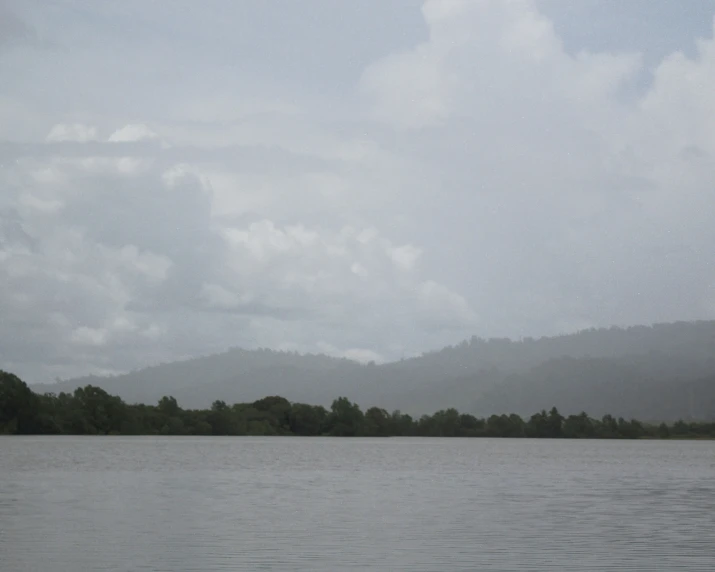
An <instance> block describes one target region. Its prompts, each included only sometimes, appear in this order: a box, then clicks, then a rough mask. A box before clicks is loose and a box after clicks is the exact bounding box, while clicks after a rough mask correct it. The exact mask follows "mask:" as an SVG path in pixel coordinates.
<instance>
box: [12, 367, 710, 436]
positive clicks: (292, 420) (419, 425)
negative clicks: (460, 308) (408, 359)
mask: <svg viewBox="0 0 715 572" xmlns="http://www.w3.org/2000/svg"><path fill="white" fill-rule="evenodd" d="M0 434H10V435H31V434H70V435H302V436H321V435H324V436H337V437H390V436H402V437H412V436H415V437H420V436H421V437H511V438H519V437H531V438H549V439H557V438H567V439H584V438H586V439H639V438H654V439H655V438H658V439H668V438H704V437H715V423H688V422H686V421H683V420H681V421H678V422H677V423H674V424H673V425H666V424H661V425H649V424H645V423H641V422H639V421H636V420H633V419H631V420H626V419H623V418H622V417H620V418H617V419H616V418H614V417H612V416H611V415H605V416H604V417H602V418H601V419H594V418H591V417H589V416H588V415H587V414H586V413H585V412H583V413H580V414H578V415H570V416H568V417H564V416H563V415H561V414H560V413H559V411H558V410H557V409H556V407H553V408H552V409H551V410H550V411H546V410H542V411H540V412H537V413H535V414H534V415H532V416H531V417H529V418H528V419H523V418H522V417H520V416H519V415H516V414H511V415H506V414H502V415H491V416H490V417H488V418H478V417H475V416H473V415H469V414H465V413H460V412H459V411H457V409H454V408H449V409H443V410H440V411H437V412H436V413H434V414H432V415H423V416H422V417H420V418H419V419H414V418H413V417H411V416H410V415H406V414H404V413H401V412H400V411H393V412H392V413H389V412H388V411H386V410H385V409H381V408H380V407H370V408H369V409H367V410H366V411H365V412H363V411H362V409H361V408H360V406H359V405H358V404H356V403H353V402H352V401H350V399H348V398H347V397H342V396H341V397H338V398H337V399H335V400H334V401H333V403H332V405H331V407H330V410H327V409H325V408H324V407H322V406H321V405H309V404H306V403H291V402H290V401H288V400H287V399H285V398H284V397H280V396H277V395H274V396H268V397H264V398H263V399H259V400H257V401H253V402H250V403H235V404H233V405H229V404H227V403H225V402H224V401H220V400H217V401H214V402H213V404H212V405H211V408H210V409H182V408H181V407H180V406H179V404H178V403H177V401H176V399H175V398H174V397H172V396H165V397H162V398H161V399H160V400H159V401H158V403H157V404H156V405H145V404H127V403H125V402H124V401H123V400H122V399H120V398H119V397H117V396H114V395H110V394H109V393H107V392H106V391H104V390H103V389H100V388H99V387H94V386H92V385H87V386H85V387H79V388H77V389H75V391H74V392H73V393H65V392H62V393H59V394H57V395H56V394H54V393H45V394H43V395H39V394H36V393H34V392H33V391H32V390H31V389H30V388H29V387H28V386H27V384H25V382H23V381H22V380H21V379H19V378H18V377H17V376H15V375H13V374H11V373H6V372H3V371H0Z"/></svg>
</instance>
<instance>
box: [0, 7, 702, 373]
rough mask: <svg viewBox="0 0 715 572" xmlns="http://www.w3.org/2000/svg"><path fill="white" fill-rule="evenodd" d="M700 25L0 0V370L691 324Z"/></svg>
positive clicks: (676, 13)
mask: <svg viewBox="0 0 715 572" xmlns="http://www.w3.org/2000/svg"><path fill="white" fill-rule="evenodd" d="M714 18H715V1H702V2H698V3H695V2H693V3H687V4H682V3H676V2H668V1H666V0H660V1H650V0H648V1H643V0H638V1H633V2H628V3H615V2H612V3H610V2H596V1H592V0H584V1H583V2H579V3H573V2H568V1H561V0H541V1H539V0H534V1H528V0H523V1H513V2H504V1H502V0H498V1H497V0H492V1H489V0H480V1H470V0H465V1H460V0H429V1H427V2H424V3H423V4H421V3H418V2H413V1H407V0H389V1H385V2H380V3H352V2H351V3H348V2H334V1H333V0H331V1H328V0H309V1H307V2H303V3H300V4H298V3H286V2H280V1H278V0H271V1H266V2H260V3H258V2H230V1H219V0H213V1H208V2H204V3H201V4H199V3H197V2H192V1H190V0H175V1H173V2H168V1H163V0H158V1H155V2H151V3H149V2H144V1H134V0H131V1H126V2H122V3H108V2H102V3H99V2H93V1H91V0H74V1H71V0H55V1H50V0H32V1H27V0H0V77H2V78H3V81H2V85H0V316H1V318H0V369H5V370H8V371H13V372H15V373H17V374H18V375H20V376H21V377H23V378H26V379H27V380H28V381H29V382H33V383H35V382H47V381H51V380H53V379H54V378H56V377H61V378H68V377H72V376H78V375H83V374H90V373H118V372H123V371H128V370H131V369H136V368H139V367H144V366H148V365H152V364H155V363H159V362H166V361H172V360H175V359H179V358H185V357H190V356H197V355H206V354H209V353H216V352H220V351H223V350H225V349H227V348H229V347H235V346H240V347H245V348H256V347H268V348H273V349H282V350H294V351H299V352H312V353H326V354H328V355H333V356H345V357H349V358H352V359H358V360H362V361H367V360H376V361H385V360H393V359H399V358H400V357H408V356H412V355H418V354H420V353H421V352H423V351H426V350H431V349H438V348H440V347H442V346H445V345H448V344H454V343H457V342H459V341H460V340H463V339H465V338H469V337H471V336H472V335H478V336H483V337H492V336H506V337H512V338H519V337H523V336H541V335H554V334H560V333H570V332H574V331H577V330H580V329H584V328H590V327H607V326H611V325H633V324H651V323H655V322H669V321H677V320H697V319H715V225H713V224H712V213H713V212H715V190H714V189H713V188H712V184H713V174H715V97H712V95H711V94H712V93H715V41H714V40H713V29H714V24H715V19H714Z"/></svg>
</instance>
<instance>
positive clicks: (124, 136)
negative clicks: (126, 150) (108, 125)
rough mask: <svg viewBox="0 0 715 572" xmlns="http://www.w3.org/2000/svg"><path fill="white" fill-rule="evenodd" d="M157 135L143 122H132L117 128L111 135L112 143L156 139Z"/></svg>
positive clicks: (110, 140)
mask: <svg viewBox="0 0 715 572" xmlns="http://www.w3.org/2000/svg"><path fill="white" fill-rule="evenodd" d="M156 137H157V135H156V133H154V132H153V131H152V130H151V129H149V127H147V126H146V125H144V124H143V123H130V124H129V125H125V126H124V127H122V128H120V129H117V130H116V131H115V132H114V133H112V134H111V135H110V136H109V142H110V143H127V142H131V141H141V140H143V139H154V138H156Z"/></svg>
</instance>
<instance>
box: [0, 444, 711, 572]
mask: <svg viewBox="0 0 715 572" xmlns="http://www.w3.org/2000/svg"><path fill="white" fill-rule="evenodd" d="M714 477H715V443H713V442H655V441H653V442H651V441H637V442H621V441H618V442H611V441H546V440H541V441H527V440H490V439H470V440H466V439H444V440H439V439H383V440H362V439H335V438H328V439H317V438H314V439H300V438H285V439H283V438H255V439H254V438H200V439H199V438H197V439H192V438H91V437H83V438H72V437H46V438H44V437H43V438H2V439H0V570H2V571H3V572H5V571H7V572H14V571H28V572H43V571H48V572H50V571H51V572H78V571H95V570H96V571H106V570H112V571H133V570H152V571H172V572H173V571H189V570H193V571H201V572H206V571H216V570H310V571H321V570H326V571H328V570H330V571H334V570H365V569H374V570H410V571H416V570H425V571H441V570H450V571H451V570H455V571H456V570H470V571H471V570H535V571H538V570H549V571H553V570H569V571H582V570H594V571H595V570H598V571H603V570H619V571H631V570H643V571H648V572H650V571H652V570H668V571H671V570H708V571H709V570H712V569H713V562H714V561H715V544H713V539H715V479H714Z"/></svg>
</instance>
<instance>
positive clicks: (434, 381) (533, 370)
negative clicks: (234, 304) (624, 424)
mask: <svg viewBox="0 0 715 572" xmlns="http://www.w3.org/2000/svg"><path fill="white" fill-rule="evenodd" d="M88 384H91V385H95V386H97V387H101V388H103V389H104V390H106V391H108V392H109V393H112V394H116V395H119V396H121V397H122V398H123V399H124V400H125V401H127V402H129V403H134V402H143V403H156V402H157V401H158V400H159V399H160V398H161V397H162V396H164V395H173V396H174V397H175V398H176V399H177V400H178V401H179V403H181V404H182V406H184V407H196V408H199V407H207V406H209V405H210V403H211V402H212V401H214V400H216V399H220V400H223V401H226V402H227V403H234V402H239V401H243V402H245V401H252V400H257V399H260V398H261V397H263V396H265V395H282V396H284V397H286V398H287V399H289V400H291V401H300V402H306V403H316V404H322V405H326V406H327V405H329V401H330V400H331V399H332V398H333V397H334V396H335V395H345V396H348V397H349V398H350V399H352V400H354V401H356V402H357V403H359V404H360V405H362V406H364V407H369V406H371V405H374V404H380V406H381V407H386V408H389V409H401V410H402V411H405V412H408V413H411V414H421V413H423V412H425V411H435V410H438V409H441V408H447V407H453V406H457V407H459V408H460V409H461V410H464V411H468V412H470V413H475V414H491V413H500V412H504V413H506V412H516V413H519V414H527V413H530V412H533V411H536V410H539V409H541V408H545V407H551V406H552V405H556V406H557V407H558V408H559V410H561V411H562V412H563V413H566V414H570V413H578V412H580V411H583V410H585V411H589V412H590V413H592V414H595V415H599V414H605V413H612V414H614V415H623V416H624V417H635V418H638V419H643V420H658V421H659V420H664V421H668V420H675V419H679V418H686V419H687V418H697V419H711V418H713V416H715V321H701V322H677V323H672V324H656V325H653V326H635V327H630V328H615V327H614V328H608V329H591V330H585V331H581V332H578V333H575V334H571V335H563V336H557V337H543V338H539V339H532V338H526V339H523V340H519V341H513V340H508V339H481V338H477V337H473V338H472V339H471V340H467V341H464V342H462V343H461V344H458V345H456V346H450V347H446V348H443V349H442V350H439V351H435V352H429V353H426V354H424V355H422V356H419V357H415V358H411V359H407V360H402V361H399V362H392V363H386V364H381V365H374V364H370V365H362V364H358V363H356V362H353V361H350V360H347V359H336V358H331V357H327V356H324V355H299V354H296V353H289V352H277V351H271V350H265V349H262V350H252V351H249V350H243V349H231V350H229V351H227V352H224V353H221V354H217V355H212V356H205V357H200V358H196V359H191V360H186V361H180V362H174V363H169V364H161V365H156V366H153V367H148V368H146V369H142V370H140V371H135V372H131V373H128V374H125V375H120V376H114V377H95V376H90V377H84V378H77V379H72V380H67V381H62V382H59V383H58V384H52V385H38V386H34V387H33V390H35V391H37V392H54V393H58V392H60V391H73V390H74V389H75V388H76V387H78V386H85V385H88Z"/></svg>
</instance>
